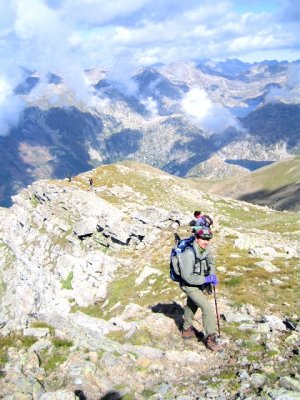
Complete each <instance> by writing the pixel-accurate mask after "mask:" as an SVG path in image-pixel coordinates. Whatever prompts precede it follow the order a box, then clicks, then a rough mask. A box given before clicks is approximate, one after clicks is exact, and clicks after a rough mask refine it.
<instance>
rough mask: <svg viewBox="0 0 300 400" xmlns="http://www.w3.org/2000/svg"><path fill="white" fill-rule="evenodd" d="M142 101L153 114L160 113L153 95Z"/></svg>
mask: <svg viewBox="0 0 300 400" xmlns="http://www.w3.org/2000/svg"><path fill="white" fill-rule="evenodd" d="M141 103H142V104H143V105H144V106H145V107H146V110H147V111H148V112H149V113H150V114H151V115H152V116H155V115H158V105H157V101H156V100H154V99H153V97H147V99H146V100H142V101H141Z"/></svg>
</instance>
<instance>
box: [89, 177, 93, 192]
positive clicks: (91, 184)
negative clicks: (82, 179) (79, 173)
mask: <svg viewBox="0 0 300 400" xmlns="http://www.w3.org/2000/svg"><path fill="white" fill-rule="evenodd" d="M89 184H90V190H92V188H93V179H92V178H90V179H89Z"/></svg>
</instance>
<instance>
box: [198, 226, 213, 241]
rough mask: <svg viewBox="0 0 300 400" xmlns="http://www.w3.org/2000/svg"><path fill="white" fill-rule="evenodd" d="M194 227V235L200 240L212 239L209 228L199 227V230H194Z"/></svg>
mask: <svg viewBox="0 0 300 400" xmlns="http://www.w3.org/2000/svg"><path fill="white" fill-rule="evenodd" d="M195 228H196V226H195V227H194V228H193V229H194V230H195V234H196V235H197V236H198V237H200V238H201V239H212V237H213V233H212V231H211V230H210V229H209V228H204V227H201V226H199V229H198V230H196V229H195Z"/></svg>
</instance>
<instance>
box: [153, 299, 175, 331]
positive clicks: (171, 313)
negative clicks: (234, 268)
mask: <svg viewBox="0 0 300 400" xmlns="http://www.w3.org/2000/svg"><path fill="white" fill-rule="evenodd" d="M151 310H152V312H154V313H162V314H164V315H165V316H166V317H169V318H172V319H174V321H175V324H176V326H177V328H178V329H179V330H181V329H182V325H183V308H182V307H181V305H179V304H178V303H176V302H175V301H173V303H171V304H170V303H169V304H166V303H158V304H156V305H155V306H152V307H151Z"/></svg>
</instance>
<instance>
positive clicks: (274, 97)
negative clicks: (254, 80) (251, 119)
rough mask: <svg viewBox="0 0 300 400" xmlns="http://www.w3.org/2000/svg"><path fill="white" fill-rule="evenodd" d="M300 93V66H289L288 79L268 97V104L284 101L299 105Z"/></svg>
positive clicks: (271, 91)
mask: <svg viewBox="0 0 300 400" xmlns="http://www.w3.org/2000/svg"><path fill="white" fill-rule="evenodd" d="M299 92H300V65H299V64H291V65H289V66H288V79H287V81H286V82H285V83H284V84H283V86H282V87H280V88H279V87H274V88H272V89H271V90H270V92H269V93H268V95H267V96H266V100H265V101H266V103H270V102H276V101H283V102H287V103H290V102H293V103H299V100H300V98H299Z"/></svg>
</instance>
